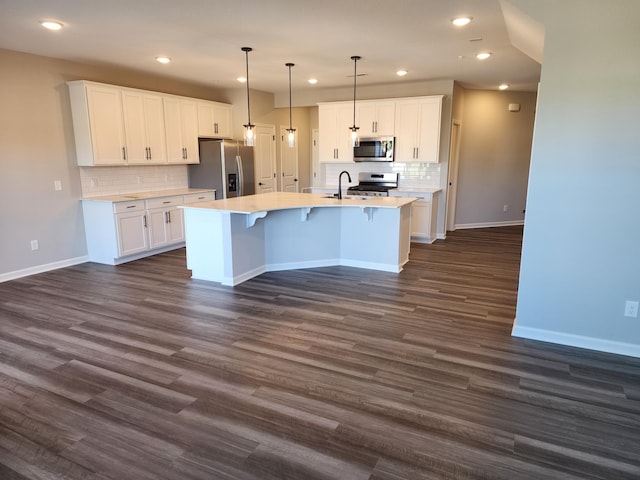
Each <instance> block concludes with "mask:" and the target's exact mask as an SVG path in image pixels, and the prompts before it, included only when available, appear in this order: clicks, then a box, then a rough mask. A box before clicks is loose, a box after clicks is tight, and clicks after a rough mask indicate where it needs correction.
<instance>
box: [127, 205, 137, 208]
mask: <svg viewBox="0 0 640 480" xmlns="http://www.w3.org/2000/svg"><path fill="white" fill-rule="evenodd" d="M127 208H136V206H135V205H128V206H127Z"/></svg>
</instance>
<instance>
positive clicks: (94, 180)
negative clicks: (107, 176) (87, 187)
mask: <svg viewBox="0 0 640 480" xmlns="http://www.w3.org/2000/svg"><path fill="white" fill-rule="evenodd" d="M91 186H92V187H94V188H95V187H97V186H98V179H97V178H92V179H91Z"/></svg>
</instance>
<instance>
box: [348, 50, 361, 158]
mask: <svg viewBox="0 0 640 480" xmlns="http://www.w3.org/2000/svg"><path fill="white" fill-rule="evenodd" d="M360 58H361V57H359V56H357V55H354V56H353V57H351V60H353V125H352V126H351V127H349V130H351V146H352V147H357V146H359V145H360V138H359V137H358V130H360V127H356V79H357V78H358V60H360Z"/></svg>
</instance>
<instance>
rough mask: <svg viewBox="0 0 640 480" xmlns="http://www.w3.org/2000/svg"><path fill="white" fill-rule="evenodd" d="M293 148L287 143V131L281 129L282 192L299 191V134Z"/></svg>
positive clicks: (283, 128)
mask: <svg viewBox="0 0 640 480" xmlns="http://www.w3.org/2000/svg"><path fill="white" fill-rule="evenodd" d="M295 136H296V140H295V146H294V147H293V148H291V147H289V144H288V142H287V129H286V128H285V127H281V128H280V170H281V171H282V183H281V188H280V190H281V191H282V192H297V191H298V184H299V182H298V132H297V131H296V132H295Z"/></svg>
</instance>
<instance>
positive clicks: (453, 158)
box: [445, 118, 462, 232]
mask: <svg viewBox="0 0 640 480" xmlns="http://www.w3.org/2000/svg"><path fill="white" fill-rule="evenodd" d="M461 138H462V122H460V121H459V120H456V119H455V118H454V119H453V121H452V122H451V146H450V148H451V150H450V153H449V178H448V179H447V182H448V185H447V211H446V220H445V232H453V231H455V229H456V201H457V197H458V172H459V167H460V139H461Z"/></svg>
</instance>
